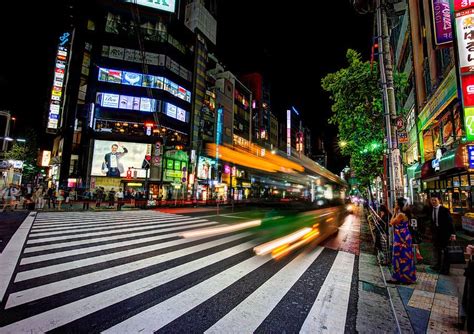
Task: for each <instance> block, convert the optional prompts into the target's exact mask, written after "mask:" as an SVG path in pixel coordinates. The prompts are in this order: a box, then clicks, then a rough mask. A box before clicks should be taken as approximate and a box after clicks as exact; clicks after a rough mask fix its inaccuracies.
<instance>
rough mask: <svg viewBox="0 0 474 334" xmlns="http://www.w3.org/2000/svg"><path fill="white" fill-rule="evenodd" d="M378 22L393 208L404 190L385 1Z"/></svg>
mask: <svg viewBox="0 0 474 334" xmlns="http://www.w3.org/2000/svg"><path fill="white" fill-rule="evenodd" d="M376 21H377V36H378V45H379V67H380V80H381V82H382V91H383V106H384V116H385V132H386V137H387V146H388V151H389V154H388V157H389V162H388V171H389V178H390V183H389V193H390V196H389V201H390V203H389V205H390V207H392V208H393V206H394V203H395V197H396V196H397V195H401V194H400V192H401V190H402V189H403V185H402V180H401V173H400V151H399V150H398V147H397V136H396V134H397V130H396V127H395V126H394V125H392V119H395V117H396V115H397V113H396V108H397V106H396V103H395V90H394V87H393V64H392V56H391V54H390V44H389V38H390V36H389V32H388V22H387V13H386V9H385V0H376Z"/></svg>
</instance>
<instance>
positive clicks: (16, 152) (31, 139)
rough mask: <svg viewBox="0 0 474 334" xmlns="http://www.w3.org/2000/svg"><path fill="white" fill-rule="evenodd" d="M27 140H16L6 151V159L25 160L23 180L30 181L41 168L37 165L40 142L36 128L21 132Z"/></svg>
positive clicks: (4, 156)
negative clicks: (38, 141)
mask: <svg viewBox="0 0 474 334" xmlns="http://www.w3.org/2000/svg"><path fill="white" fill-rule="evenodd" d="M21 137H23V138H24V139H25V140H26V141H25V142H24V143H22V142H14V143H13V145H12V146H11V147H10V148H9V149H8V150H7V151H6V152H5V153H4V155H3V158H4V159H5V160H21V161H23V180H25V181H28V180H31V179H33V178H34V176H35V175H36V174H37V173H38V172H39V171H40V170H41V168H39V167H38V166H37V158H38V144H37V134H36V132H35V130H33V129H28V130H27V131H25V132H23V133H22V134H21Z"/></svg>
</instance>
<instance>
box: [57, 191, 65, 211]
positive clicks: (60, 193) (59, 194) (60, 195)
mask: <svg viewBox="0 0 474 334" xmlns="http://www.w3.org/2000/svg"><path fill="white" fill-rule="evenodd" d="M55 197H56V200H57V201H58V211H59V210H61V204H62V203H63V201H64V190H63V189H62V188H60V189H59V190H58V192H57V195H56V196H55Z"/></svg>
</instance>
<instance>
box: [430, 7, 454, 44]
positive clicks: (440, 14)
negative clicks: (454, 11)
mask: <svg viewBox="0 0 474 334" xmlns="http://www.w3.org/2000/svg"><path fill="white" fill-rule="evenodd" d="M431 6H432V8H433V11H432V13H433V28H434V37H435V44H436V45H438V46H441V45H446V44H450V43H452V41H453V31H452V27H451V12H450V8H449V0H432V1H431Z"/></svg>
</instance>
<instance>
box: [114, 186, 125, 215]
mask: <svg viewBox="0 0 474 334" xmlns="http://www.w3.org/2000/svg"><path fill="white" fill-rule="evenodd" d="M115 198H116V199H117V211H120V210H121V209H122V205H123V199H124V195H123V191H122V188H119V190H118V191H117V192H116V193H115Z"/></svg>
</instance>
